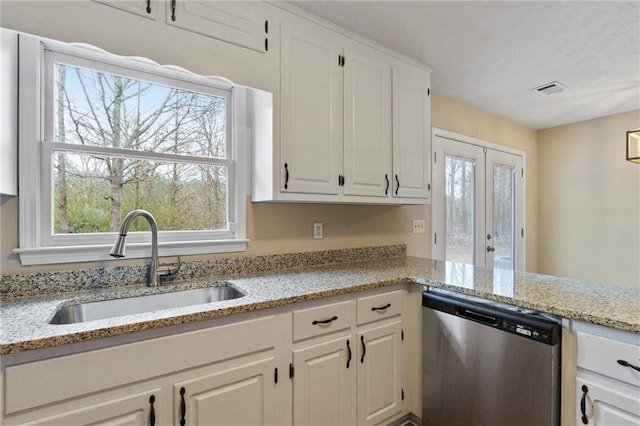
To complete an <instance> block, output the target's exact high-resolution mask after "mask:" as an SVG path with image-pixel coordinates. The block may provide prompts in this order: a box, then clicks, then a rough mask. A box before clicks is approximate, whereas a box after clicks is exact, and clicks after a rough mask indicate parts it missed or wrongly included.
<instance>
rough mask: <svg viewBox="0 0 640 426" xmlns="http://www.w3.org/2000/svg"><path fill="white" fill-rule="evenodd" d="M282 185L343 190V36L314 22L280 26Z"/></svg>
mask: <svg viewBox="0 0 640 426" xmlns="http://www.w3.org/2000/svg"><path fill="white" fill-rule="evenodd" d="M281 31H282V44H281V46H282V48H281V52H282V53H281V58H282V62H281V75H282V83H281V84H282V85H281V94H282V99H281V104H282V109H281V117H282V119H281V123H282V125H281V134H282V135H281V138H282V141H281V145H280V149H281V155H280V156H281V158H280V160H281V161H280V164H276V165H275V166H274V167H279V168H280V172H281V173H282V177H283V178H282V179H281V183H280V185H281V189H282V190H283V191H287V192H302V193H315V194H331V195H337V194H338V193H339V186H338V174H339V173H341V170H342V165H341V162H342V82H343V75H342V68H341V67H340V65H339V64H338V57H339V52H340V45H339V40H338V38H337V37H336V35H335V34H334V33H332V32H331V31H328V30H324V29H323V28H321V27H319V26H313V27H311V28H309V29H306V30H304V31H303V30H302V28H300V27H299V26H296V25H283V26H282V30H281Z"/></svg>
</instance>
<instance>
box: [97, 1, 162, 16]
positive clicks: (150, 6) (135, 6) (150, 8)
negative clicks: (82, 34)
mask: <svg viewBox="0 0 640 426" xmlns="http://www.w3.org/2000/svg"><path fill="white" fill-rule="evenodd" d="M93 1H95V2H96V3H102V4H105V5H107V6H111V7H115V8H116V9H120V10H124V11H125V12H130V13H133V14H135V15H138V16H142V17H144V18H149V19H153V20H155V19H156V16H157V14H158V8H159V7H164V4H163V3H162V2H161V1H159V0H93Z"/></svg>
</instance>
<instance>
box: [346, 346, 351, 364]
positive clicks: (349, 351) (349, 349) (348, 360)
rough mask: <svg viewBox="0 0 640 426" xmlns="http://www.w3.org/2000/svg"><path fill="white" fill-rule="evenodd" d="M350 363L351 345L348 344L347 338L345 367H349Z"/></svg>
mask: <svg viewBox="0 0 640 426" xmlns="http://www.w3.org/2000/svg"><path fill="white" fill-rule="evenodd" d="M350 363H351V346H349V339H347V368H349V364H350Z"/></svg>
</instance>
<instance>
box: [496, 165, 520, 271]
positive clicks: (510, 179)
mask: <svg viewBox="0 0 640 426" xmlns="http://www.w3.org/2000/svg"><path fill="white" fill-rule="evenodd" d="M514 180H515V169H514V168H513V167H511V166H504V165H496V166H494V167H493V234H494V235H493V238H494V241H493V246H494V247H495V252H494V253H493V267H494V268H499V269H510V270H513V269H515V268H514V267H515V265H514V256H515V251H514V250H515V247H514V234H515V229H514V223H515V222H514V218H515V186H514V185H515V181H514Z"/></svg>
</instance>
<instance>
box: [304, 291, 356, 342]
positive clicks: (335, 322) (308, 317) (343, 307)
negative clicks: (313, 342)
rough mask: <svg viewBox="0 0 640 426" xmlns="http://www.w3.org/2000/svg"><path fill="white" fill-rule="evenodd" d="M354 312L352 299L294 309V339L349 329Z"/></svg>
mask: <svg viewBox="0 0 640 426" xmlns="http://www.w3.org/2000/svg"><path fill="white" fill-rule="evenodd" d="M352 312H353V301H351V300H348V301H346V302H339V303H331V304H329V305H322V306H318V307H315V308H309V309H300V310H298V311H293V341H294V342H297V341H298V340H302V339H307V338H309V337H315V336H321V335H323V334H327V333H332V332H334V331H339V330H345V329H348V328H350V327H351V319H352V315H353V314H352Z"/></svg>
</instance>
